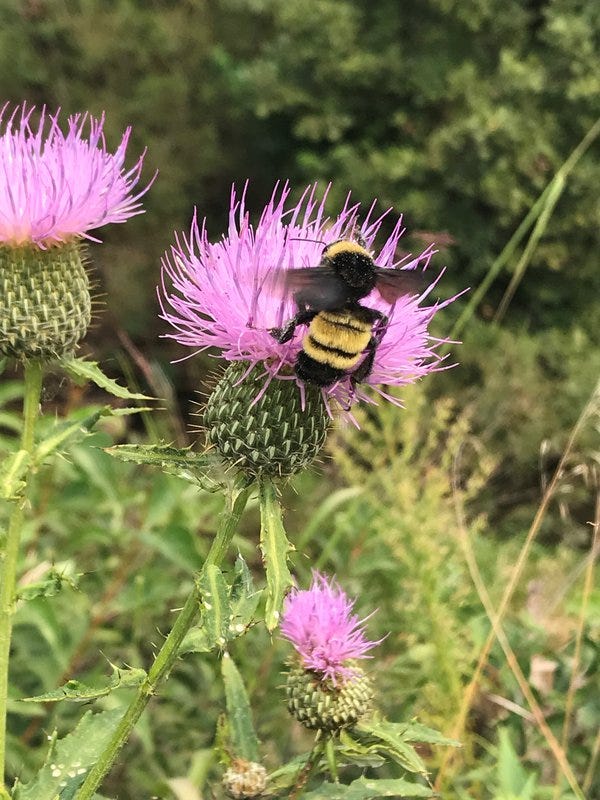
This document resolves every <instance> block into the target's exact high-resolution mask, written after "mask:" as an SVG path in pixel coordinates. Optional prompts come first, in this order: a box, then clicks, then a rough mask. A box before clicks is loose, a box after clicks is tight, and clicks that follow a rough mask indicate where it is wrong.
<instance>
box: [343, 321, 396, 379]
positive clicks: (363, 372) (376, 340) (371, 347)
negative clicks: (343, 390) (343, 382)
mask: <svg viewBox="0 0 600 800" xmlns="http://www.w3.org/2000/svg"><path fill="white" fill-rule="evenodd" d="M373 313H374V314H376V319H375V321H376V324H377V327H376V329H375V332H374V333H373V336H371V340H370V342H369V344H368V345H367V350H366V352H367V355H366V358H365V359H364V361H362V362H361V363H360V364H359V365H358V367H357V369H355V370H354V372H353V373H352V375H351V376H350V383H351V385H352V387H353V388H354V387H355V386H356V385H357V384H358V383H363V382H364V381H366V380H367V378H368V377H369V375H370V374H371V372H372V371H373V364H374V363H375V354H376V353H377V348H378V347H379V345H380V344H381V340H382V339H383V336H384V334H385V329H386V327H387V323H388V318H387V317H386V316H385V314H382V313H381V312H380V311H375V310H374V309H373Z"/></svg>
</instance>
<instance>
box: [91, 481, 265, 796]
mask: <svg viewBox="0 0 600 800" xmlns="http://www.w3.org/2000/svg"><path fill="white" fill-rule="evenodd" d="M249 493H250V490H249V489H248V488H240V487H239V486H238V487H233V488H232V489H231V490H230V491H229V493H228V495H227V498H226V505H225V509H224V510H223V513H222V515H221V519H220V522H219V526H218V529H217V533H216V536H215V538H214V540H213V543H212V545H211V548H210V551H209V553H208V556H207V557H206V561H205V562H204V565H203V566H202V569H201V571H200V574H199V576H198V578H197V579H196V581H195V582H194V588H193V589H192V591H191V593H190V595H189V597H188V599H187V600H186V602H185V605H184V606H183V608H182V609H181V611H180V612H179V615H178V617H177V619H176V620H175V624H174V625H173V628H172V629H171V632H170V633H169V635H168V636H167V638H166V639H165V641H164V644H163V646H162V647H161V649H160V650H159V652H158V654H157V656H156V658H155V660H154V663H153V664H152V667H151V668H150V671H149V672H148V675H147V677H146V678H145V680H144V681H143V682H142V683H141V685H140V686H139V688H138V689H137V691H136V694H135V697H134V698H133V700H132V702H131V703H130V705H129V707H128V708H127V710H126V712H125V714H124V716H123V717H122V719H121V721H120V723H119V725H118V727H117V729H116V731H115V733H114V734H113V736H112V738H111V740H110V742H109V743H108V745H107V747H106V748H105V749H104V750H103V752H102V753H101V754H100V756H99V757H98V760H97V762H96V764H95V765H94V767H93V768H92V769H91V770H90V772H89V774H88V776H87V778H86V779H85V781H84V783H83V784H82V786H81V788H80V789H79V791H78V792H77V795H76V798H77V800H91V799H92V797H93V796H94V793H95V792H96V789H98V787H99V786H100V783H101V782H102V780H103V778H104V776H105V775H106V774H107V772H108V771H109V770H110V768H111V766H112V765H113V763H114V761H115V759H116V758H117V756H118V754H119V752H120V750H121V748H122V747H123V745H124V744H125V743H126V742H127V740H128V739H129V736H130V735H131V732H132V731H133V729H134V727H135V725H136V723H137V721H138V719H139V718H140V716H141V715H142V712H143V711H144V709H145V708H146V705H147V704H148V701H149V700H150V698H151V697H152V696H153V695H154V694H155V692H156V690H157V688H158V685H159V684H160V683H161V681H163V680H164V679H165V678H167V677H168V676H169V673H170V672H171V669H172V668H173V665H174V664H175V661H176V660H177V656H178V653H179V648H180V646H181V643H182V642H183V639H184V637H185V635H186V633H187V632H188V631H189V629H190V628H191V627H192V625H193V624H194V621H195V620H196V618H197V616H198V614H199V609H200V589H199V585H200V583H201V580H202V578H203V576H204V574H205V572H206V570H207V569H208V567H209V566H211V565H216V566H219V565H220V564H221V563H222V561H223V560H224V558H225V555H226V554H227V550H228V549H229V546H230V544H231V540H232V539H233V535H234V533H235V531H236V529H237V526H238V523H239V521H240V518H241V516H242V513H243V511H244V508H245V507H246V502H247V500H248V495H249Z"/></svg>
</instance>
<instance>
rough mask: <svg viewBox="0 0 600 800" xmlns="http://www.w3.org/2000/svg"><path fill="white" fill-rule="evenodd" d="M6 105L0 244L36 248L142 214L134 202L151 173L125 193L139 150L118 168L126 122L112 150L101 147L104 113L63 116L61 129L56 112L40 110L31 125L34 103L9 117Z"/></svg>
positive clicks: (1, 133)
mask: <svg viewBox="0 0 600 800" xmlns="http://www.w3.org/2000/svg"><path fill="white" fill-rule="evenodd" d="M7 109H8V104H6V105H4V107H3V108H2V109H0V161H1V163H2V170H0V243H6V244H9V245H11V246H18V245H23V244H28V243H33V244H36V245H37V246H38V247H40V248H43V249H44V248H46V247H48V246H49V245H52V244H57V243H61V242H64V241H66V240H68V239H71V238H74V237H85V238H88V239H93V237H92V236H91V235H90V234H89V231H91V230H93V229H95V228H99V227H100V226H102V225H106V224H108V223H111V222H125V220H127V219H129V217H131V216H133V215H135V214H141V213H143V209H142V207H141V202H140V200H141V197H142V196H143V195H144V194H145V193H146V192H147V191H148V189H149V188H150V186H151V185H152V182H153V181H154V178H152V180H151V181H150V183H149V184H148V185H147V186H145V187H144V188H143V189H141V190H140V191H138V192H137V193H135V194H134V193H133V190H134V188H135V187H136V186H137V184H138V182H139V180H140V174H141V170H142V165H143V159H144V155H145V153H143V154H142V155H141V156H140V158H139V159H138V161H137V162H136V164H135V165H134V166H133V167H132V168H131V169H130V170H128V171H125V169H124V162H125V153H126V149H127V144H128V142H129V137H130V135H131V128H127V130H126V131H125V133H124V134H123V138H122V139H121V142H120V144H119V146H118V148H117V150H116V151H115V153H114V154H113V153H109V152H108V151H107V150H106V143H105V140H104V132H103V127H104V114H103V115H102V116H101V117H100V119H95V118H94V117H92V116H90V115H89V114H87V113H86V114H77V115H75V116H73V117H70V118H69V119H68V121H67V132H66V133H63V132H62V130H61V128H60V127H59V124H58V118H59V114H60V112H59V111H57V112H56V114H54V115H52V116H49V115H48V113H47V112H46V109H42V112H41V114H40V120H39V123H38V125H37V129H35V130H34V129H33V128H32V125H31V116H32V114H33V111H34V107H29V108H28V107H27V105H26V104H25V103H24V104H23V105H22V106H21V107H20V112H21V113H20V117H19V116H18V112H19V108H16V109H14V110H13V111H12V113H11V114H10V115H9V116H7ZM86 129H87V130H88V136H87V139H86V138H85V131H86ZM154 177H156V176H154ZM94 241H97V240H96V239H94Z"/></svg>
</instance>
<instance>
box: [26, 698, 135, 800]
mask: <svg viewBox="0 0 600 800" xmlns="http://www.w3.org/2000/svg"><path fill="white" fill-rule="evenodd" d="M122 716H123V709H121V708H114V709H112V710H111V711H103V712H101V713H100V714H92V712H91V711H87V712H86V713H85V714H84V715H83V717H82V718H81V720H80V721H79V724H78V725H77V727H76V728H75V729H74V730H73V731H72V732H71V733H70V734H68V735H67V736H65V737H64V738H63V739H60V740H59V741H57V742H56V743H54V740H52V741H51V745H53V750H52V754H51V757H50V758H48V759H47V760H46V763H45V764H44V766H43V767H42V768H41V769H40V771H39V772H38V774H37V775H36V777H35V778H34V779H33V780H32V781H30V782H29V783H27V784H17V785H16V786H15V788H14V791H13V800H56V799H57V798H60V800H73V798H74V797H75V793H76V792H77V789H78V788H79V786H80V785H81V784H82V783H83V780H84V778H85V776H86V773H87V772H88V771H89V769H90V767H92V766H93V765H94V764H95V763H96V760H97V758H98V754H99V753H101V752H102V750H104V748H105V747H106V745H107V744H108V742H109V740H110V737H111V736H112V734H113V733H114V731H115V728H116V727H117V725H118V724H119V721H120V719H121V717H122Z"/></svg>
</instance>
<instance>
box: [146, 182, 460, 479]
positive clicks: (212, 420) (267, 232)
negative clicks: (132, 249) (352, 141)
mask: <svg viewBox="0 0 600 800" xmlns="http://www.w3.org/2000/svg"><path fill="white" fill-rule="evenodd" d="M290 191H291V190H290V187H289V186H288V185H287V184H286V185H285V186H283V188H280V187H279V186H278V185H277V186H276V187H275V190H274V191H273V195H272V197H271V200H270V201H269V203H268V204H267V206H266V208H265V209H264V211H263V212H262V215H261V216H260V219H259V222H258V224H257V225H256V226H253V225H252V224H251V223H250V218H249V214H248V212H247V210H246V205H245V190H244V192H242V195H241V197H238V194H237V192H236V190H235V188H234V189H233V190H232V194H231V204H230V212H229V226H228V230H227V233H226V235H224V236H223V237H222V238H221V239H220V240H219V241H217V242H210V241H209V237H208V232H207V230H206V225H205V223H204V222H203V223H199V222H198V219H197V216H196V215H194V218H193V220H192V224H191V228H190V232H189V234H180V235H177V236H176V238H175V244H174V245H173V246H172V247H171V249H170V251H169V252H167V253H166V254H165V256H164V258H163V262H162V263H163V273H162V284H161V287H159V299H160V303H161V309H162V318H163V319H164V320H166V321H167V322H169V323H170V325H172V327H173V329H174V331H173V332H171V333H168V334H166V336H167V337H170V338H173V339H175V340H176V341H177V342H179V343H180V344H182V345H184V346H186V347H190V348H192V349H193V352H192V353H191V355H194V354H196V353H198V352H201V351H203V350H206V349H208V348H214V349H215V350H217V351H218V353H219V354H220V355H221V356H222V357H223V358H225V360H226V361H228V362H229V363H230V364H231V365H232V366H231V368H230V370H229V371H228V373H226V379H225V383H226V386H223V387H222V391H220V394H219V398H218V401H219V402H218V406H217V405H216V404H215V402H213V400H212V399H211V401H209V406H208V409H207V415H206V418H205V422H206V427H207V429H208V438H209V441H211V442H212V443H213V444H214V445H216V447H217V448H218V449H219V450H220V452H221V454H222V455H223V456H224V457H225V458H226V459H227V460H229V461H231V462H233V463H241V464H242V466H244V467H247V468H249V469H254V470H255V471H257V472H258V471H261V470H262V471H265V470H266V471H268V470H269V459H270V458H271V456H267V455H265V453H267V452H268V451H269V450H272V448H273V447H275V450H279V449H280V447H279V444H275V445H274V444H273V440H272V437H271V439H270V440H269V441H263V440H262V439H261V434H260V431H262V430H264V429H265V424H264V423H259V422H256V423H255V422H254V421H252V422H251V421H250V420H249V416H250V417H252V416H253V413H254V412H252V411H251V410H250V409H251V408H252V407H253V406H254V405H257V406H258V405H259V404H260V402H261V401H262V399H263V397H264V396H265V394H268V392H269V391H271V387H273V385H275V387H276V390H277V391H279V393H280V394H281V398H280V399H281V400H282V401H283V400H285V403H286V404H287V406H288V410H289V409H292V408H293V409H296V408H297V409H298V413H299V414H302V413H303V414H304V417H306V418H308V417H312V418H313V419H314V418H315V417H316V416H317V415H321V413H322V411H321V409H322V408H324V409H325V413H326V415H327V416H329V417H331V402H332V400H336V401H338V403H339V404H340V405H341V406H342V408H343V409H345V410H346V412H345V413H346V414H347V415H348V416H350V412H349V408H350V406H351V405H352V403H354V402H356V401H358V400H367V401H369V402H373V401H372V400H371V399H370V398H369V395H368V394H367V393H366V392H365V388H366V387H367V386H371V387H373V388H374V389H375V391H376V392H378V393H379V394H380V395H382V396H384V397H389V395H388V394H387V393H386V392H385V391H384V390H383V389H382V388H381V384H386V385H388V386H395V385H396V386H397V385H404V384H407V383H411V382H413V381H414V380H416V379H417V378H419V377H421V376H423V375H426V374H427V373H428V372H431V371H432V370H434V369H436V368H438V367H439V363H440V357H439V356H438V355H436V352H435V348H436V347H437V346H438V345H439V341H434V340H432V339H431V338H430V337H429V335H428V332H427V327H428V325H429V323H430V321H431V319H432V317H433V316H434V314H435V313H436V311H437V310H438V309H439V308H441V307H442V306H443V305H445V304H446V303H436V304H434V305H432V306H428V307H426V306H421V305H420V303H421V301H422V300H423V299H424V297H425V296H426V295H427V294H428V292H429V291H430V289H431V288H432V287H429V289H427V290H426V291H425V292H423V293H422V294H421V295H420V296H405V297H402V298H400V299H399V300H397V302H396V303H395V304H394V305H393V306H390V305H389V304H388V303H386V302H385V301H384V300H383V299H382V297H380V296H379V295H378V294H377V293H376V292H373V293H372V295H369V297H368V298H366V299H365V301H364V304H365V305H368V306H369V307H371V308H375V309H377V310H380V311H382V312H383V313H385V314H386V315H387V316H388V318H389V324H388V325H387V327H386V331H385V335H384V336H383V340H382V342H381V344H380V345H379V347H378V348H377V352H376V357H375V360H374V364H373V369H372V371H371V374H370V375H369V376H368V378H367V380H366V382H365V383H364V384H361V385H359V386H358V387H356V389H355V388H353V387H352V384H351V380H350V376H349V375H344V376H343V377H342V379H341V380H339V381H338V382H337V383H335V384H334V385H332V386H328V387H325V388H323V389H318V388H317V387H314V386H312V385H309V384H305V383H303V382H302V381H300V380H299V379H297V378H296V376H295V375H294V364H295V362H296V359H297V356H298V353H299V351H300V349H301V347H302V338H303V336H304V335H305V333H306V330H305V329H303V328H302V326H300V327H299V328H298V330H297V331H296V333H295V335H294V336H293V337H292V339H291V340H290V341H288V342H286V343H284V344H282V343H279V342H278V341H277V340H276V339H275V338H274V336H273V335H272V333H271V330H272V329H274V328H280V327H281V326H282V324H283V323H284V322H286V321H287V320H289V319H290V318H292V317H293V316H294V314H295V313H296V311H297V308H296V307H295V304H294V300H293V298H291V297H281V295H280V294H279V293H277V292H275V291H273V290H272V287H273V285H275V284H276V283H277V281H276V278H277V275H279V274H281V271H282V270H286V269H290V268H294V267H311V266H317V265H318V264H319V262H320V260H321V256H322V251H323V248H324V246H325V245H327V244H328V243H331V242H334V241H336V240H338V239H343V238H351V239H354V238H359V237H360V238H361V239H362V240H364V242H365V244H366V247H367V248H369V249H371V248H373V247H374V246H375V239H376V236H377V233H378V231H379V230H380V228H381V226H382V224H383V221H384V219H385V218H386V216H388V215H389V214H390V213H391V209H390V210H388V211H386V212H384V213H383V214H381V215H379V216H376V215H375V204H374V203H373V204H372V205H371V207H370V208H369V209H368V210H367V212H366V214H365V215H364V217H362V221H361V222H360V223H359V212H360V206H359V204H354V205H353V204H351V203H350V200H349V199H348V201H347V202H346V204H345V206H344V208H343V209H342V211H341V213H340V214H339V215H338V216H337V217H336V218H335V219H330V218H328V217H327V216H326V214H325V202H326V198H327V191H325V193H324V194H323V196H322V197H320V198H319V197H317V187H316V186H310V187H308V188H307V189H306V190H305V191H304V193H303V195H302V197H301V199H300V201H299V202H298V203H297V204H296V205H291V206H290V207H289V208H288V199H289V195H290ZM402 232H403V228H402V221H401V219H397V220H396V223H395V225H394V227H393V229H392V232H391V233H390V235H389V236H388V238H387V240H386V241H385V242H384V243H383V245H382V246H381V247H380V248H379V249H378V250H377V251H376V252H375V254H374V261H375V263H376V265H377V266H378V267H382V268H390V269H391V268H398V267H400V266H401V267H402V268H404V269H417V268H424V267H426V266H427V265H428V264H429V261H430V259H431V256H432V255H433V253H434V250H433V248H432V247H429V248H427V249H426V250H425V251H424V252H423V253H421V254H420V255H419V256H417V258H414V259H410V258H404V259H400V260H397V258H396V250H397V246H398V242H399V240H400V237H401V235H402ZM432 285H433V284H432ZM447 302H449V301H447ZM246 382H251V383H252V386H251V391H252V393H253V396H252V397H251V398H250V399H249V401H248V402H247V403H246V402H245V400H244V402H241V399H240V398H241V394H242V393H243V394H244V398H245V397H246V396H248V397H249V394H250V389H248V390H247V391H246V390H245V389H244V390H242V389H239V391H238V393H237V395H236V397H235V398H233V400H234V401H235V402H236V403H237V402H238V401H240V402H241V406H240V408H238V411H237V412H236V414H235V416H234V415H231V414H230V413H227V410H226V408H225V406H226V405H227V404H228V403H229V404H231V398H230V395H229V392H230V388H231V387H232V386H238V387H240V386H242V385H244V384H245V383H246ZM296 396H299V399H296ZM390 399H391V400H392V401H393V402H398V401H397V400H395V399H394V398H390ZM241 408H243V412H241V411H240V409H241ZM258 411H259V410H258V409H257V412H258ZM262 413H263V412H262V410H260V414H261V415H262ZM293 413H295V411H294V412H293ZM284 418H285V419H286V420H289V414H288V413H286V414H285V415H284ZM256 419H258V417H257V418H256ZM236 423H237V424H236ZM232 427H234V428H235V430H236V431H238V433H237V434H236V436H235V437H232V436H231V430H232ZM288 427H289V426H288ZM292 427H293V426H292ZM325 427H326V423H323V422H319V424H318V425H317V426H316V431H313V432H311V433H310V435H309V436H308V437H307V436H305V435H304V434H302V441H306V440H307V438H308V439H310V438H311V436H313V435H314V437H315V440H316V439H318V440H319V441H321V440H322V439H323V438H324V433H323V431H324V428H325ZM248 435H250V436H251V437H253V440H254V442H255V444H254V445H252V446H251V447H250V448H248V447H246V446H245V445H244V437H247V436H248ZM275 438H277V437H275ZM319 446H320V445H319ZM316 447H317V445H316V444H315V446H314V448H313V449H316ZM253 459H254V460H253ZM284 461H285V459H284V458H283V457H282V458H281V459H277V457H276V462H277V464H276V469H275V470H273V473H274V474H276V473H277V472H279V473H281V474H290V469H288V467H287V466H286V465H285V463H284ZM306 462H307V458H303V459H302V463H306ZM270 463H273V462H272V460H271V462H270ZM295 468H297V467H295ZM295 468H294V469H292V470H291V471H294V470H295Z"/></svg>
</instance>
